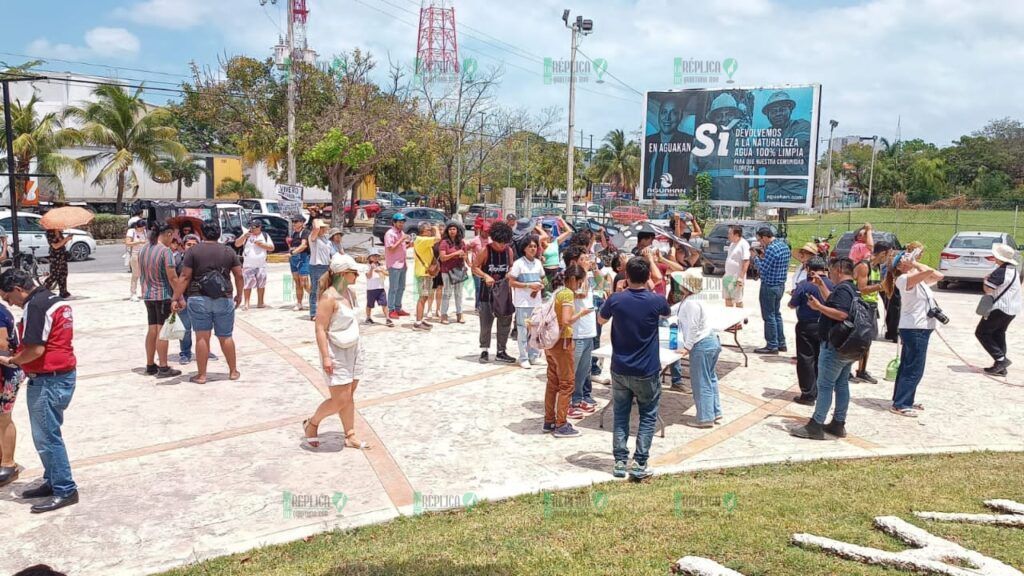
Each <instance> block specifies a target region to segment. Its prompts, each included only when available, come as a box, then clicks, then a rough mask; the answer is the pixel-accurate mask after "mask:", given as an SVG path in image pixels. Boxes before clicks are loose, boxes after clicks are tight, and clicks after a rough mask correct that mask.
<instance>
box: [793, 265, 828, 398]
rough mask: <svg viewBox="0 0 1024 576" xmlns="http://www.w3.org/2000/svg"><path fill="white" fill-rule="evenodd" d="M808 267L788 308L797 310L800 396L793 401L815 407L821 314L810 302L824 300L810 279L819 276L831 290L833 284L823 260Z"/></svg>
mask: <svg viewBox="0 0 1024 576" xmlns="http://www.w3.org/2000/svg"><path fill="white" fill-rule="evenodd" d="M805 266H806V267H807V278H805V279H804V280H802V281H801V282H800V283H799V284H797V285H796V288H794V289H793V294H792V296H791V297H790V299H789V307H790V308H796V379H797V382H798V383H799V384H800V395H799V396H797V397H796V398H794V399H793V401H794V402H796V403H797V404H803V405H805V406H814V400H815V398H817V397H818V386H817V384H816V381H817V379H818V354H819V352H820V350H821V339H820V338H819V336H818V335H819V331H818V321H819V320H820V319H821V312H818V311H817V310H815V309H814V308H811V306H810V304H809V303H808V299H809V298H817V299H818V300H821V299H822V297H821V291H820V290H818V287H817V286H816V285H815V284H814V282H813V281H812V280H811V279H812V278H813V277H814V276H820V277H821V280H822V282H824V283H825V287H826V288H828V289H829V290H831V289H832V281H831V280H829V279H828V277H827V276H826V265H825V259H824V258H820V257H815V258H811V259H810V260H808V261H807V264H805Z"/></svg>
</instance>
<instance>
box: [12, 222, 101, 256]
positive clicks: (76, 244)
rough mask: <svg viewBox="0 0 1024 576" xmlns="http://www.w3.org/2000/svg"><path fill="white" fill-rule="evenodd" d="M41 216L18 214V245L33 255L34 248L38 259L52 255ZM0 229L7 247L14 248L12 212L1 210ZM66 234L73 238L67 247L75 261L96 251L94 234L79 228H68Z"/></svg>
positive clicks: (69, 254) (23, 250)
mask: <svg viewBox="0 0 1024 576" xmlns="http://www.w3.org/2000/svg"><path fill="white" fill-rule="evenodd" d="M40 218H42V216H40V215H39V214H34V213H32V212H19V213H18V244H19V245H20V248H21V251H22V252H24V253H26V254H32V248H33V247H34V248H35V249H36V250H35V256H36V257H37V258H45V257H47V256H49V255H50V243H49V242H48V241H47V240H46V229H44V228H43V227H42V226H41V225H40V224H39V219H40ZM0 228H3V233H4V235H5V236H7V245H8V246H10V247H11V249H13V247H14V230H13V223H12V222H11V211H10V210H0ZM64 233H65V234H67V235H70V236H71V242H69V243H68V245H67V246H66V248H67V251H68V257H69V258H70V259H71V260H73V261H75V262H78V261H81V260H85V259H86V258H88V257H89V255H90V254H92V253H93V252H95V251H96V241H95V240H93V237H92V234H90V233H88V232H86V231H85V230H80V229H78V228H68V229H66V230H64Z"/></svg>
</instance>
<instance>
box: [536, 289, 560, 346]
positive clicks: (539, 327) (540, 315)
mask: <svg viewBox="0 0 1024 576" xmlns="http://www.w3.org/2000/svg"><path fill="white" fill-rule="evenodd" d="M529 333H530V338H529V342H530V348H533V349H534V350H548V349H549V348H551V347H553V346H554V345H555V344H556V343H557V342H558V338H559V336H561V335H562V329H561V328H559V326H558V313H557V311H556V310H555V298H554V296H552V297H551V300H550V301H549V302H547V303H545V304H543V305H542V306H539V307H538V308H537V309H536V310H534V311H533V314H531V315H530V323H529Z"/></svg>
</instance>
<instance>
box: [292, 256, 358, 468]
mask: <svg viewBox="0 0 1024 576" xmlns="http://www.w3.org/2000/svg"><path fill="white" fill-rule="evenodd" d="M358 279H359V269H358V265H357V264H356V261H355V260H354V259H352V257H351V256H346V255H344V254H335V255H334V256H332V257H331V263H330V267H329V271H328V273H327V274H324V275H323V276H322V277H321V278H320V283H319V284H317V287H316V293H317V294H318V295H319V302H318V305H317V315H316V344H317V347H318V348H319V349H320V362H321V364H322V365H323V369H324V374H325V375H326V376H327V386H328V390H330V392H331V397H330V398H328V399H326V400H324V401H323V402H321V403H320V406H318V407H317V409H316V412H314V413H313V417H312V418H310V419H308V420H305V421H304V422H303V423H302V433H303V435H304V437H305V442H306V444H307V445H308V446H310V447H311V448H318V447H319V446H320V439H319V438H317V427H318V426H319V425H320V422H322V421H323V419H324V418H327V417H328V416H330V415H332V414H339V415H340V416H341V425H342V428H343V429H344V430H345V444H344V445H345V446H346V447H348V448H357V449H360V450H362V449H365V448H367V445H366V443H365V442H361V441H359V440H358V439H357V438H356V431H355V400H354V398H353V396H354V395H355V392H356V387H357V386H358V385H359V377H360V376H361V375H362V372H363V348H362V346H361V345H360V342H359V321H358V318H357V316H358V309H359V307H358V304H357V302H356V292H355V290H353V289H352V287H353V286H355V284H356V281H357V280H358Z"/></svg>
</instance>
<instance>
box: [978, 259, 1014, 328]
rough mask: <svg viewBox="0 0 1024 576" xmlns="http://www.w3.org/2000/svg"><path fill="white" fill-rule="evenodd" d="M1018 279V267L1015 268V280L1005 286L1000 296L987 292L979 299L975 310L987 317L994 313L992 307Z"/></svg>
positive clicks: (979, 314)
mask: <svg viewBox="0 0 1024 576" xmlns="http://www.w3.org/2000/svg"><path fill="white" fill-rule="evenodd" d="M1016 281H1017V269H1016V268H1014V269H1013V280H1011V281H1010V283H1009V284H1007V285H1006V288H1003V291H1002V292H1000V293H999V296H995V297H993V296H992V295H991V294H985V295H984V296H982V297H981V300H978V307H977V308H976V309H975V310H974V311H975V312H976V313H977V314H978V316H981V317H982V318H985V319H987V318H988V315H989V314H991V313H992V309H993V308H995V305H996V302H998V301H999V299H1000V298H1002V297H1003V294H1006V292H1007V291H1008V290H1009V289H1010V288H1012V287H1013V283H1014V282H1016Z"/></svg>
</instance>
